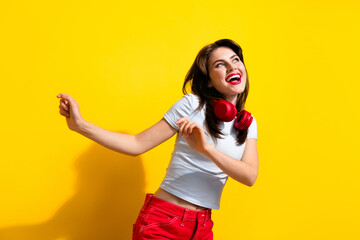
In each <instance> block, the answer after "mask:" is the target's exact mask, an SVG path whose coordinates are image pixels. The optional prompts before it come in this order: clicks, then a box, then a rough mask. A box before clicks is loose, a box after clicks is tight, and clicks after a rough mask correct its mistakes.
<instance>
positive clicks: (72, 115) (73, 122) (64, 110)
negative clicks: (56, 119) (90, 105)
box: [57, 93, 84, 132]
mask: <svg viewBox="0 0 360 240" xmlns="http://www.w3.org/2000/svg"><path fill="white" fill-rule="evenodd" d="M57 98H60V105H59V109H60V111H59V112H60V114H61V115H63V116H64V117H65V118H66V122H67V125H68V127H69V129H70V130H73V131H76V132H77V131H79V130H80V128H81V125H82V124H83V123H84V119H83V117H82V116H81V114H80V108H79V103H78V102H77V101H76V100H75V99H74V98H72V97H71V96H70V95H68V94H66V93H60V94H58V95H57Z"/></svg>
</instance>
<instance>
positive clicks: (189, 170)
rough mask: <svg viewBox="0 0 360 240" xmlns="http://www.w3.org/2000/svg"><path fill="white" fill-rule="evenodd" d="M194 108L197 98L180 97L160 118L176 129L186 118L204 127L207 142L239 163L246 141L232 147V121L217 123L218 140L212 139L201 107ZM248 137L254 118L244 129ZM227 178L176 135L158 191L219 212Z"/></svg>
mask: <svg viewBox="0 0 360 240" xmlns="http://www.w3.org/2000/svg"><path fill="white" fill-rule="evenodd" d="M198 106H199V98H198V96H196V95H194V94H187V95H184V96H183V97H182V98H181V99H180V100H179V101H178V102H176V103H175V104H174V105H173V106H172V107H171V108H170V110H169V111H168V112H166V113H165V114H164V119H165V120H166V121H167V122H168V123H169V124H170V125H171V126H172V127H173V128H175V129H177V130H178V129H179V126H178V125H177V124H175V122H176V121H177V120H178V119H179V118H182V117H187V118H188V119H189V120H190V121H192V122H195V123H197V124H199V125H200V126H201V127H203V128H204V131H205V134H206V135H207V140H208V142H209V143H211V144H213V145H214V146H215V148H216V149H217V150H219V151H220V152H222V153H224V154H226V155H228V156H230V157H232V158H234V159H239V160H241V158H242V155H243V153H244V149H245V144H246V142H244V143H243V144H241V145H237V144H236V135H237V131H238V130H237V129H236V128H235V127H234V121H235V120H233V121H231V122H221V124H220V129H221V132H222V133H223V135H222V139H215V140H214V139H213V138H212V137H211V136H210V135H209V134H208V132H207V130H206V126H205V108H202V109H201V110H196V109H197V107H198ZM248 138H257V125H256V120H255V118H254V119H253V121H252V123H251V125H250V127H249V129H248V134H247V139H248ZM227 178H228V176H227V174H226V173H224V172H223V171H222V170H221V169H220V168H219V167H218V166H216V164H215V163H214V162H213V161H211V160H210V159H209V158H208V157H206V156H205V155H203V154H201V153H199V152H197V151H195V150H193V149H192V148H191V147H190V146H189V145H188V143H187V142H186V140H185V138H184V137H183V136H181V137H180V136H179V135H177V138H176V142H175V148H174V151H173V153H172V156H171V161H170V163H169V166H168V168H167V173H166V176H165V178H164V180H163V182H162V183H161V185H160V188H162V189H164V190H165V191H167V192H169V193H172V194H174V195H175V196H177V197H179V198H181V199H184V200H186V201H188V202H191V203H193V204H196V205H199V206H202V207H205V208H211V209H219V208H220V198H221V193H222V190H223V187H224V185H225V183H226V181H227Z"/></svg>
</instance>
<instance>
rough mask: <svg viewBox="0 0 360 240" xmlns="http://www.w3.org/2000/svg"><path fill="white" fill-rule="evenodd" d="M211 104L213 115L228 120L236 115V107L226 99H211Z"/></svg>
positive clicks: (224, 120)
mask: <svg viewBox="0 0 360 240" xmlns="http://www.w3.org/2000/svg"><path fill="white" fill-rule="evenodd" d="M211 106H212V107H213V109H214V114H215V116H216V117H217V118H218V119H219V120H221V121H223V122H230V121H232V120H233V119H234V118H235V117H236V113H237V110H236V107H235V106H234V104H232V103H231V102H228V101H226V100H213V101H211Z"/></svg>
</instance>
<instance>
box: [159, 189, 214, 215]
mask: <svg viewBox="0 0 360 240" xmlns="http://www.w3.org/2000/svg"><path fill="white" fill-rule="evenodd" d="M154 197H157V198H159V199H162V200H165V201H167V202H169V203H172V204H175V205H177V206H180V207H183V208H187V209H190V210H193V211H204V210H208V208H205V207H201V206H198V205H195V204H193V203H190V202H188V201H185V200H184V199H181V198H179V197H177V196H175V195H173V194H171V193H169V192H167V191H165V190H163V189H161V188H159V189H158V190H157V191H156V192H155V193H154Z"/></svg>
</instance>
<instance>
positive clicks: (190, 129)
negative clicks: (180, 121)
mask: <svg viewBox="0 0 360 240" xmlns="http://www.w3.org/2000/svg"><path fill="white" fill-rule="evenodd" d="M194 128H196V123H194V122H191V123H189V124H188V125H187V128H186V135H190V134H191V133H192V132H193V129H194Z"/></svg>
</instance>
